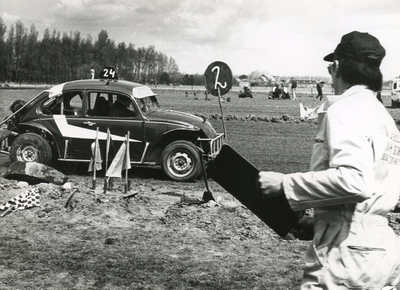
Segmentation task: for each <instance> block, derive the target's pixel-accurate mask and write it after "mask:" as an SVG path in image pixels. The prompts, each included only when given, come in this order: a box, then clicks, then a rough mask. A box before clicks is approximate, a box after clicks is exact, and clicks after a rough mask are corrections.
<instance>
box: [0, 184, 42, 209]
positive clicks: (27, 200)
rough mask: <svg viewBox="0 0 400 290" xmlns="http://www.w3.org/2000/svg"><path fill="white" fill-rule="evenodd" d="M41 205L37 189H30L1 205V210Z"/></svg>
mask: <svg viewBox="0 0 400 290" xmlns="http://www.w3.org/2000/svg"><path fill="white" fill-rule="evenodd" d="M34 206H40V194H39V191H38V190H37V189H29V190H27V191H25V192H24V193H22V194H21V195H19V196H16V197H14V198H13V199H10V200H9V201H8V202H7V203H5V204H2V205H0V210H9V209H12V210H21V209H26V208H31V207H34Z"/></svg>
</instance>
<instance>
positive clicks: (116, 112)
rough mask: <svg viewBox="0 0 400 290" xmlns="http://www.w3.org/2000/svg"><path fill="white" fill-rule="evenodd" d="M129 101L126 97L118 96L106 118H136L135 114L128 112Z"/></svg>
mask: <svg viewBox="0 0 400 290" xmlns="http://www.w3.org/2000/svg"><path fill="white" fill-rule="evenodd" d="M130 104H131V100H130V99H129V97H127V96H123V95H118V96H117V100H116V101H115V103H114V105H113V107H112V108H111V110H110V112H109V113H108V116H110V117H136V112H134V111H131V110H129V106H130Z"/></svg>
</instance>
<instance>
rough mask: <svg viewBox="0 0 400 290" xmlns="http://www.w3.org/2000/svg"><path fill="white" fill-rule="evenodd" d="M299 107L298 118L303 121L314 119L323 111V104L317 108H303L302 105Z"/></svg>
mask: <svg viewBox="0 0 400 290" xmlns="http://www.w3.org/2000/svg"><path fill="white" fill-rule="evenodd" d="M299 105H300V118H304V119H314V118H317V117H318V113H321V112H322V111H323V110H324V105H325V103H322V104H321V105H319V106H318V107H315V108H308V107H306V106H304V105H303V104H302V103H299Z"/></svg>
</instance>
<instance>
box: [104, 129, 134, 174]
mask: <svg viewBox="0 0 400 290" xmlns="http://www.w3.org/2000/svg"><path fill="white" fill-rule="evenodd" d="M128 140H129V139H128V135H127V139H126V140H125V141H124V142H123V143H122V144H121V147H120V148H119V150H118V152H117V154H116V155H115V157H114V160H113V161H112V162H111V165H110V167H109V168H108V170H107V172H106V176H107V177H119V178H121V177H122V170H128V169H130V168H131V163H130V156H129V142H128Z"/></svg>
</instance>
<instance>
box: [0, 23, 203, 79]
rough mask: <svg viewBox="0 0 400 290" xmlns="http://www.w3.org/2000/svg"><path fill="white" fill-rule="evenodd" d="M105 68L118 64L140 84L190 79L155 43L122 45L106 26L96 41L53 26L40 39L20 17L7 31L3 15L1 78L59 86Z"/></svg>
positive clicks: (124, 75)
mask: <svg viewBox="0 0 400 290" xmlns="http://www.w3.org/2000/svg"><path fill="white" fill-rule="evenodd" d="M105 66H113V67H114V68H115V69H116V70H117V72H118V76H119V78H121V79H125V80H129V81H135V82H139V83H150V84H151V83H154V84H171V83H181V82H182V81H183V79H184V76H183V75H182V74H180V72H179V67H178V65H177V63H176V61H175V59H174V58H172V57H168V56H167V55H166V54H164V53H162V52H159V51H156V49H155V47H154V46H152V45H150V46H149V47H135V45H133V44H132V43H129V44H128V45H127V44H126V43H125V42H122V43H118V44H116V43H115V42H114V41H113V40H111V39H110V38H109V37H108V32H107V31H106V30H101V31H100V33H99V34H98V36H97V39H96V40H93V39H92V37H91V36H90V35H88V36H87V38H82V37H81V34H80V32H73V33H72V32H71V33H69V34H67V33H63V34H61V33H60V32H59V31H57V30H56V29H54V30H52V31H51V30H50V29H48V28H47V29H46V30H45V31H44V35H43V38H42V39H41V40H39V33H38V31H37V29H36V27H35V25H34V24H32V25H31V27H30V29H29V30H28V29H27V28H26V27H25V26H24V24H23V23H22V22H21V21H20V20H18V21H16V23H15V25H12V26H11V27H10V29H9V30H7V27H6V25H5V23H4V21H3V19H2V18H0V82H19V83H29V84H40V83H42V84H56V83H62V82H66V81H70V80H77V79H88V78H90V77H91V73H90V72H91V69H94V70H95V77H96V78H97V77H98V73H99V72H100V71H101V69H102V68H103V67H105ZM196 79H197V80H198V79H199V77H197V78H196ZM200 82H201V80H200Z"/></svg>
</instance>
